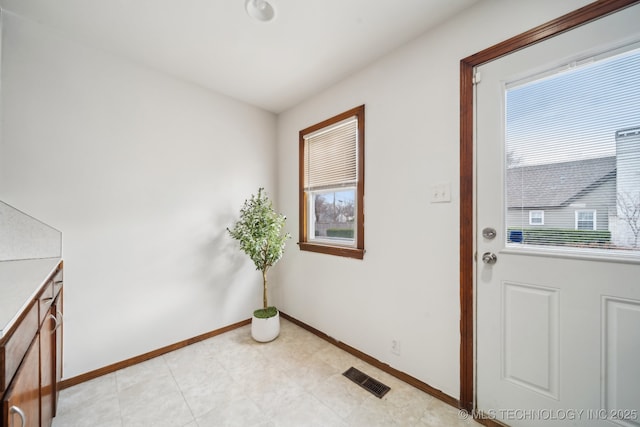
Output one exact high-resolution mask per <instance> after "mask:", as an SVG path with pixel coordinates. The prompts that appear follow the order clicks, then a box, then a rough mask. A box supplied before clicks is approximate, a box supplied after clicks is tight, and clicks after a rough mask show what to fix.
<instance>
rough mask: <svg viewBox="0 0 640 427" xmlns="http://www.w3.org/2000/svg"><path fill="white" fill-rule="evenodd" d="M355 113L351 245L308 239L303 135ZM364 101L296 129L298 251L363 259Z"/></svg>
mask: <svg viewBox="0 0 640 427" xmlns="http://www.w3.org/2000/svg"><path fill="white" fill-rule="evenodd" d="M353 116H356V117H357V120H358V127H357V129H358V139H357V150H358V155H357V162H358V164H357V168H358V177H357V181H358V182H357V184H356V206H357V212H356V239H355V246H339V245H331V244H327V243H324V242H323V243H317V242H310V241H309V239H308V236H307V233H308V229H309V227H308V225H309V224H308V222H307V221H308V220H307V206H308V203H307V202H308V201H307V194H306V192H305V189H304V176H305V171H304V145H305V140H304V137H305V135H308V134H311V133H313V132H316V131H318V130H320V129H323V128H326V127H328V126H331V125H333V124H336V123H339V122H341V121H343V120H346V119H348V118H350V117H353ZM364 118H365V114H364V105H360V106H359V107H355V108H352V109H351V110H348V111H345V112H344V113H341V114H338V115H337V116H334V117H331V118H329V119H327V120H324V121H322V122H320V123H318V124H315V125H313V126H309V127H308V128H306V129H303V130H301V131H300V135H299V160H298V161H299V163H298V164H299V203H300V205H299V212H300V220H299V227H300V228H299V233H300V234H299V236H300V237H299V241H298V246H299V247H300V250H302V251H310V252H318V253H323V254H329V255H336V256H342V257H348V258H356V259H363V258H364V252H365V250H364V140H365V136H364V129H365V126H364V120H365V119H364Z"/></svg>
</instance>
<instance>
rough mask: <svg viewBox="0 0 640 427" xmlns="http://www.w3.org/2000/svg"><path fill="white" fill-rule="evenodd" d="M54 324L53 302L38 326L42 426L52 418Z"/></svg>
mask: <svg viewBox="0 0 640 427" xmlns="http://www.w3.org/2000/svg"><path fill="white" fill-rule="evenodd" d="M56 325H57V320H56V317H55V304H53V305H52V306H51V308H49V310H48V312H47V315H46V317H45V319H44V321H43V322H42V326H41V327H40V421H41V424H40V425H41V426H42V427H49V426H50V425H51V420H52V418H53V408H54V390H55V389H54V378H55V364H54V357H55V356H54V355H55V347H54V346H55V339H56V338H55V333H56Z"/></svg>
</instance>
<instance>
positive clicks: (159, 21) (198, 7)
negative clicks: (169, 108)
mask: <svg viewBox="0 0 640 427" xmlns="http://www.w3.org/2000/svg"><path fill="white" fill-rule="evenodd" d="M476 1H478V0H270V3H271V4H272V5H273V7H274V9H275V10H276V18H275V20H273V21H271V22H266V23H265V22H260V21H256V20H253V19H252V18H250V17H249V16H248V14H247V13H246V10H245V7H244V4H245V0H0V6H1V7H2V9H3V10H4V11H9V12H12V13H15V14H17V15H20V16H23V17H26V18H28V19H31V20H33V21H36V22H38V23H40V24H43V25H46V26H49V27H51V28H54V29H55V30H56V31H57V32H59V33H61V34H64V35H66V36H68V37H71V38H74V39H78V40H81V42H82V43H85V44H88V45H91V46H94V47H97V48H100V49H104V50H106V51H108V52H111V53H114V54H117V55H121V56H124V57H127V58H129V59H131V60H133V61H136V62H138V63H142V64H144V65H146V66H149V67H152V68H154V69H159V70H163V71H164V72H167V73H169V74H171V75H173V76H176V77H178V78H181V79H184V80H187V81H190V82H193V83H195V84H198V85H200V86H203V87H206V88H209V89H212V90H214V91H216V92H219V93H223V94H225V95H228V96H230V97H233V98H236V99H239V100H241V101H244V102H247V103H249V104H252V105H255V106H258V107H261V108H264V109H266V110H268V111H272V112H274V113H279V112H282V111H285V110H286V109H288V108H290V107H292V106H294V105H296V104H298V103H299V102H301V101H303V100H304V99H306V98H308V97H309V96H311V95H313V94H315V93H318V92H319V91H321V90H323V89H325V88H327V87H329V86H330V85H332V84H334V83H336V82H338V81H340V80H341V79H343V78H344V77H346V76H348V75H349V74H352V73H354V72H355V71H357V70H359V69H360V68H362V67H363V66H365V65H367V64H369V63H371V62H372V61H374V60H375V59H377V58H379V57H381V56H383V55H385V54H386V53H388V52H390V51H391V50H393V49H394V48H396V47H398V46H400V45H402V44H404V43H406V42H408V41H409V40H411V39H413V38H415V37H417V36H418V35H420V34H421V33H423V32H425V31H427V30H428V29H429V28H431V27H433V26H435V25H438V24H439V23H441V22H443V21H445V20H447V19H448V18H450V17H451V16H453V15H454V14H456V13H458V12H460V11H461V10H462V9H464V8H467V7H469V6H471V5H473V4H474V3H475V2H476Z"/></svg>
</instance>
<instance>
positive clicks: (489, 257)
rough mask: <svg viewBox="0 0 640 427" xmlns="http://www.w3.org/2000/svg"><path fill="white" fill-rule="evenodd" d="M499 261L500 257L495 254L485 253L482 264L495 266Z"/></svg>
mask: <svg viewBox="0 0 640 427" xmlns="http://www.w3.org/2000/svg"><path fill="white" fill-rule="evenodd" d="M496 261H498V257H497V256H496V254H494V253H493V252H485V253H484V254H482V262H484V263H485V264H495V263H496Z"/></svg>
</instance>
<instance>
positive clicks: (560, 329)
mask: <svg viewBox="0 0 640 427" xmlns="http://www.w3.org/2000/svg"><path fill="white" fill-rule="evenodd" d="M638 22H640V5H636V6H634V7H631V8H628V9H625V10H623V11H621V12H618V13H616V14H613V15H610V16H607V17H605V18H602V19H600V20H598V21H596V22H594V23H591V24H588V25H585V26H582V27H579V28H577V29H575V30H572V31H570V32H567V33H564V34H562V35H560V36H557V37H555V38H553V39H552V40H549V41H545V42H543V43H539V44H537V45H535V46H532V47H529V48H527V49H524V50H521V51H518V52H516V53H513V54H511V55H509V56H507V57H504V58H501V59H498V60H496V61H493V62H491V63H489V64H486V65H483V66H481V67H479V68H478V69H477V70H476V71H477V72H479V76H478V77H477V79H476V80H479V81H478V82H477V83H476V92H475V110H476V111H475V117H476V129H475V132H474V133H475V136H476V141H475V143H476V147H475V152H476V200H477V206H476V224H475V227H476V230H477V232H476V233H477V236H476V249H477V263H476V266H477V267H476V280H475V286H476V289H475V295H476V349H475V351H476V363H477V366H476V377H477V378H476V390H475V392H476V406H477V409H478V410H479V411H482V412H483V413H484V414H485V415H488V416H493V417H495V418H497V419H499V420H501V421H502V422H504V423H506V424H508V425H512V426H529V425H542V424H543V425H555V424H558V425H574V424H580V425H592V426H606V425H623V426H640V249H639V248H638V247H635V246H634V243H633V230H634V228H633V227H636V226H640V223H638V222H636V224H635V225H634V224H633V221H634V217H632V216H631V215H630V214H629V213H628V212H627V213H625V212H626V211H624V212H623V206H622V205H621V203H620V195H621V192H622V189H623V188H624V189H625V191H626V193H625V194H628V195H630V196H632V195H634V194H637V195H638V204H637V205H636V207H637V208H638V209H640V78H638V79H637V85H638V87H637V88H635V89H633V90H634V91H636V92H633V91H632V92H631V94H630V95H629V96H625V93H623V92H625V91H626V90H627V89H628V88H627V87H626V86H624V85H625V84H627V83H624V82H620V81H618V79H617V77H616V76H617V75H618V74H619V73H617V72H616V71H614V72H613V73H609V77H608V78H610V79H611V81H610V82H609V83H605V84H604V86H606V85H607V84H609V85H610V86H612V87H613V88H614V89H615V90H618V92H620V93H618V92H616V91H615V90H613V93H614V94H618V95H617V96H619V97H620V98H617V99H615V100H613V101H611V100H609V101H606V102H604V104H605V106H607V108H608V109H609V110H614V112H617V113H616V114H614V115H613V116H615V118H610V119H609V122H610V123H609V125H610V127H611V128H610V129H604V130H602V129H600V130H598V129H595V130H594V129H591V128H592V125H593V124H594V123H596V122H599V121H600V117H605V116H607V114H609V113H610V111H609V112H604V111H600V110H599V108H601V107H602V105H600V104H598V102H600V101H599V99H600V98H598V97H599V96H600V95H598V93H597V91H596V90H595V89H593V90H592V91H591V92H590V93H591V95H593V96H592V97H589V96H587V97H586V99H573V98H571V97H572V96H574V95H576V93H578V92H580V91H578V90H573V89H571V90H569V89H568V88H571V87H572V86H571V84H576V81H578V83H581V84H583V85H587V87H591V86H592V87H594V88H595V86H597V85H596V84H595V83H593V82H590V81H582V82H581V81H580V78H579V77H575V76H574V77H572V74H571V73H573V72H575V71H576V70H577V71H580V72H581V71H582V70H587V69H589V67H591V66H598V65H599V64H602V63H604V62H606V63H607V64H609V63H610V62H608V61H611V60H612V58H614V59H615V58H621V57H622V58H627V59H628V56H629V55H631V56H633V55H637V56H638V58H640V49H639V48H640V45H639V44H637V42H638V41H640V25H639V24H638ZM634 43H636V44H635V45H634ZM634 49H636V50H634ZM629 52H631V53H629ZM634 52H635V53H634ZM634 58H635V57H633V58H632V60H631V61H630V64H631V65H629V66H628V67H627V69H629V67H630V70H631V73H632V74H631V75H632V76H633V73H634V72H636V73H637V72H638V71H640V61H637V60H635V59H634ZM601 61H604V62H601ZM628 63H629V61H628V62H627V64H628ZM563 64H569V65H568V66H564V67H563ZM614 65H615V64H614ZM627 71H628V70H627ZM612 76H613V77H612ZM638 76H640V73H638ZM556 78H565V79H566V78H569V79H573V81H571V80H569V81H571V84H568V83H566V81H565V83H562V81H561V83H560V84H558V82H557V81H555V83H554V79H556ZM627 80H629V79H627ZM631 80H633V77H632V78H631ZM538 83H542V84H541V85H539V87H542V88H544V87H546V88H547V90H549V92H547V93H542V94H541V93H537V94H532V93H533V92H535V90H542V89H539V87H538ZM546 84H550V86H545V85H546ZM554 84H555V86H554ZM598 85H600V86H602V85H601V84H600V83H598ZM620 86H623V88H624V90H623V91H620V90H619V89H620ZM554 87H555V89H549V88H554ZM531 91H533V92H531ZM565 91H566V92H567V93H565ZM588 94H589V92H587V95H588ZM610 94H611V92H609V95H610ZM609 95H607V96H609ZM592 98H593V99H592ZM563 99H564V100H565V102H561V101H562V100H563ZM590 102H591V104H590ZM596 104H597V105H596ZM576 110H577V111H578V112H580V110H582V111H583V112H584V113H585V115H584V116H580V115H577V116H576ZM593 111H596V112H597V116H598V117H595V118H593V117H592V116H590V115H589V113H591V112H593ZM607 117H608V116H607ZM605 122H606V120H605ZM601 127H602V126H601ZM605 127H606V126H605ZM612 129H613V130H612ZM635 150H637V151H635ZM625 153H626V154H625ZM629 153H630V154H629ZM585 171H586V172H585ZM630 200H635V199H630ZM631 207H633V206H631ZM625 215H626V216H625ZM638 221H640V219H639V220H638ZM491 229H493V230H495V236H492V233H491V231H492V230H491ZM483 231H484V232H485V233H484V234H483ZM483 258H484V260H483Z"/></svg>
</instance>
